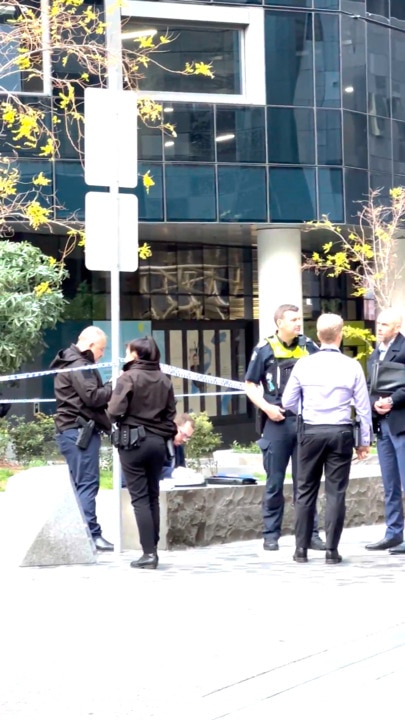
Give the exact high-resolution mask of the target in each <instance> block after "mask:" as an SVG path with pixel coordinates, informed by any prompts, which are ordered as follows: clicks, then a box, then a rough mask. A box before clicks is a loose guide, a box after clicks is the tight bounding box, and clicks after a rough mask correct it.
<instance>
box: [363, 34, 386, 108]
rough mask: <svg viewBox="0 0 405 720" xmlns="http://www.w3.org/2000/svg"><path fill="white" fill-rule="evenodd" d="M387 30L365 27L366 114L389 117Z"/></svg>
mask: <svg viewBox="0 0 405 720" xmlns="http://www.w3.org/2000/svg"><path fill="white" fill-rule="evenodd" d="M389 41H390V38H389V31H388V28H385V27H379V26H378V25H374V24H373V23H370V24H368V26H367V76H368V112H369V113H370V115H382V116H383V117H389V116H390V104H391V90H390V46H389Z"/></svg>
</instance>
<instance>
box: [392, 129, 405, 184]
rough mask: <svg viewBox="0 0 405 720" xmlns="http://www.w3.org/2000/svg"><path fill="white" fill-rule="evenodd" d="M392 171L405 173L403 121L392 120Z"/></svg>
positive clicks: (404, 132)
mask: <svg viewBox="0 0 405 720" xmlns="http://www.w3.org/2000/svg"><path fill="white" fill-rule="evenodd" d="M392 131H393V141H394V173H395V174H400V175H402V174H405V123H403V122H395V121H394V122H393V123H392Z"/></svg>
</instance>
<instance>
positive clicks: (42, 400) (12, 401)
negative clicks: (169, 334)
mask: <svg viewBox="0 0 405 720" xmlns="http://www.w3.org/2000/svg"><path fill="white" fill-rule="evenodd" d="M244 394H245V393H244V391H243V390H232V392H228V390H223V391H222V392H206V393H204V392H198V393H196V392H194V393H176V394H175V397H176V398H186V397H187V398H197V397H217V396H220V397H221V396H223V395H226V396H227V397H231V395H244ZM55 402H56V399H55V398H0V405H8V404H9V403H10V404H12V405H24V404H25V403H34V404H35V403H36V404H38V405H39V403H55Z"/></svg>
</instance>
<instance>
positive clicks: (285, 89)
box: [265, 10, 314, 106]
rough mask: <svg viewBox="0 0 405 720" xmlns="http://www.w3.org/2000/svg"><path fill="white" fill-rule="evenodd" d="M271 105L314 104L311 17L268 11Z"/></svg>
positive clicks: (268, 73) (267, 32)
mask: <svg viewBox="0 0 405 720" xmlns="http://www.w3.org/2000/svg"><path fill="white" fill-rule="evenodd" d="M265 39H266V89H267V103H268V105H295V106H297V105H313V99H314V93H313V78H312V68H313V60H312V16H311V15H310V14H309V13H302V12H301V13H298V12H278V11H276V12H274V11H273V10H272V11H268V12H266V20H265Z"/></svg>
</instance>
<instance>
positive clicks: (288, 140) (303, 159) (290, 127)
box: [267, 107, 315, 165]
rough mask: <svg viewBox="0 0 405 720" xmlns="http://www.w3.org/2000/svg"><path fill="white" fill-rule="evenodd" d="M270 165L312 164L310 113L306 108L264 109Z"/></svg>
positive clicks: (313, 143)
mask: <svg viewBox="0 0 405 720" xmlns="http://www.w3.org/2000/svg"><path fill="white" fill-rule="evenodd" d="M267 132H268V139H267V143H268V153H269V162H270V163H291V164H293V165H304V164H305V165H313V164H315V131H314V111H313V110H312V109H311V110H310V109H308V108H274V107H270V108H267Z"/></svg>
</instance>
